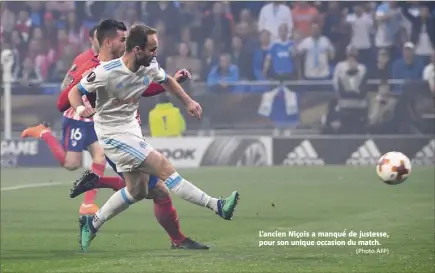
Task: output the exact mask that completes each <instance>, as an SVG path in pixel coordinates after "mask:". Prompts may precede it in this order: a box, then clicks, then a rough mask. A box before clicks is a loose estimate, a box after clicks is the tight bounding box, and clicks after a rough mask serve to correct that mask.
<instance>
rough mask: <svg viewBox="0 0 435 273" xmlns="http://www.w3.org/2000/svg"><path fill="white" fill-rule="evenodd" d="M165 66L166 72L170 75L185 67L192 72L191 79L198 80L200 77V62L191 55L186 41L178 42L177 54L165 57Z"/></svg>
mask: <svg viewBox="0 0 435 273" xmlns="http://www.w3.org/2000/svg"><path fill="white" fill-rule="evenodd" d="M166 67H167V72H168V73H169V74H171V75H174V74H175V72H177V71H178V70H180V69H183V68H186V69H187V70H189V72H190V74H192V79H194V80H198V79H199V78H200V73H201V62H200V61H199V60H198V59H196V58H194V57H192V56H191V54H190V49H189V46H188V45H187V44H186V43H180V44H179V46H178V55H177V56H173V57H168V58H167V60H166Z"/></svg>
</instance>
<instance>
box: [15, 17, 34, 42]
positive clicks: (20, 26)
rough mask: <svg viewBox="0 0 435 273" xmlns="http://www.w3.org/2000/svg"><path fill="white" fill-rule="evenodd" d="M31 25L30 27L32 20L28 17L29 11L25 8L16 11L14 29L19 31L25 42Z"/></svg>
mask: <svg viewBox="0 0 435 273" xmlns="http://www.w3.org/2000/svg"><path fill="white" fill-rule="evenodd" d="M31 27H32V20H31V19H30V18H29V13H28V12H27V11H26V10H21V11H20V12H19V13H18V20H17V23H16V24H15V29H16V30H18V31H19V32H20V34H21V36H22V37H23V39H24V41H25V42H27V41H28V40H29V34H30V28H31Z"/></svg>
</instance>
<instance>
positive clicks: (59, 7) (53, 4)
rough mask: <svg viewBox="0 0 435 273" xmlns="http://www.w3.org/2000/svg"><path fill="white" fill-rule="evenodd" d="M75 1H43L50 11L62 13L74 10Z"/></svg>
mask: <svg viewBox="0 0 435 273" xmlns="http://www.w3.org/2000/svg"><path fill="white" fill-rule="evenodd" d="M75 4H76V3H75V2H74V1H48V2H46V3H45V7H46V9H47V11H50V12H56V11H57V12H59V13H62V14H67V13H68V12H70V11H74V10H75Z"/></svg>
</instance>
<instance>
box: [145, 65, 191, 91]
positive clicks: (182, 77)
mask: <svg viewBox="0 0 435 273" xmlns="http://www.w3.org/2000/svg"><path fill="white" fill-rule="evenodd" d="M174 78H175V79H176V81H177V82H178V83H183V82H185V81H186V80H188V79H191V78H192V75H191V74H190V72H189V71H188V70H187V69H181V70H179V71H177V73H175V75H174ZM165 91H166V89H165V88H164V87H163V86H162V85H161V84H159V83H156V82H152V83H151V84H150V85H149V86H148V88H147V89H145V91H144V92H143V93H142V97H152V96H156V95H158V94H161V93H163V92H165Z"/></svg>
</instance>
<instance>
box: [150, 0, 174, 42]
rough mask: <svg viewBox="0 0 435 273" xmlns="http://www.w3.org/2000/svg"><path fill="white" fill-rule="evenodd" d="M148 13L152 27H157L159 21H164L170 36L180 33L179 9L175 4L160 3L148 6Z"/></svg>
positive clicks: (151, 3) (168, 2) (152, 3)
mask: <svg viewBox="0 0 435 273" xmlns="http://www.w3.org/2000/svg"><path fill="white" fill-rule="evenodd" d="M147 13H148V19H149V22H147V23H149V24H150V25H156V24H157V22H158V21H163V23H164V24H165V26H166V33H167V34H168V35H170V36H171V35H177V34H178V33H180V30H179V26H180V16H179V12H178V9H177V8H176V7H175V6H174V3H173V2H170V1H160V2H150V3H148V4H147Z"/></svg>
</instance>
